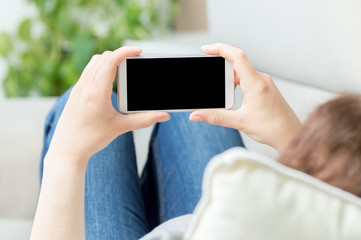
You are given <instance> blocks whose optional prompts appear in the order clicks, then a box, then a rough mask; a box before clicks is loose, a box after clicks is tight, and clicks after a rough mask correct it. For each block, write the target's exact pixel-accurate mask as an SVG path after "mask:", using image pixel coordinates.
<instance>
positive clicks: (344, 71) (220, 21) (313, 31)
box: [0, 0, 361, 239]
mask: <svg viewBox="0 0 361 240" xmlns="http://www.w3.org/2000/svg"><path fill="white" fill-rule="evenodd" d="M360 9H361V2H360V1H357V0H352V1H341V0H321V1H312V0H304V1H301V2H294V1H286V0H274V1H266V0H222V1H219V0H208V1H207V13H208V27H209V31H208V32H194V33H184V34H178V35H174V36H170V37H168V38H164V39H158V40H151V41H142V42H134V41H129V42H128V44H132V45H138V46H141V47H143V48H144V53H145V54H146V53H154V52H157V53H160V52H163V53H164V52H165V53H179V52H182V53H193V52H199V49H200V46H201V45H202V44H205V43H209V42H215V41H221V42H226V43H230V44H232V45H235V46H237V47H240V48H242V49H243V50H245V52H246V53H247V55H248V56H249V58H250V59H251V61H252V63H253V64H254V66H255V67H256V68H257V69H258V70H260V71H263V72H266V73H268V74H270V75H271V76H272V77H273V78H274V80H275V82H276V84H277V86H278V87H279V88H280V90H281V92H282V94H283V95H284V96H285V98H286V100H287V101H288V102H289V104H290V105H291V107H292V108H293V109H294V111H295V112H296V114H297V115H298V116H299V118H300V119H301V120H304V119H305V118H306V117H307V115H308V114H309V113H310V111H312V109H314V108H315V107H316V106H317V105H319V104H320V103H323V102H325V101H327V100H328V99H330V98H332V97H334V96H336V95H337V94H338V93H339V92H343V91H352V92H358V93H361V71H359V67H360V66H361V44H359V43H360V42H361V31H359V29H361V15H360V14H359V10H360ZM237 94H238V97H237V98H238V99H237V104H236V106H239V105H240V102H241V98H242V97H241V92H240V91H239V89H238V90H237ZM54 101H55V99H54V98H41V99H39V98H36V99H16V100H5V101H4V100H3V101H0V110H1V112H0V153H1V157H0V165H1V166H0V189H1V191H0V239H26V238H27V236H28V234H29V231H30V227H31V222H32V217H33V214H34V211H35V206H36V198H37V194H38V177H37V176H38V161H39V157H40V151H41V144H42V126H43V119H44V117H45V115H46V113H47V111H48V110H49V109H50V107H51V105H52V104H53V103H54ZM150 131H151V129H145V130H142V131H138V132H136V136H135V139H136V149H137V156H138V158H139V159H138V160H139V161H140V168H141V165H142V164H143V162H144V159H145V156H146V151H147V141H148V139H149V135H150ZM244 140H245V143H246V146H247V147H248V148H249V149H251V150H253V151H256V152H260V153H263V154H265V155H268V156H270V157H272V158H276V157H277V153H276V152H275V151H274V150H273V149H271V148H269V147H267V146H264V145H261V144H258V143H255V142H254V141H252V140H251V139H249V138H247V137H246V136H244Z"/></svg>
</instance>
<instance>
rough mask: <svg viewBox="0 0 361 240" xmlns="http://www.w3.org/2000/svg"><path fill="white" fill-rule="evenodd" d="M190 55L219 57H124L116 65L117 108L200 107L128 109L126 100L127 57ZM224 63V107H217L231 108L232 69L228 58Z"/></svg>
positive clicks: (184, 110)
mask: <svg viewBox="0 0 361 240" xmlns="http://www.w3.org/2000/svg"><path fill="white" fill-rule="evenodd" d="M192 57H220V56H219V55H146V56H144V55H140V56H136V57H129V58H126V59H125V60H124V61H123V62H121V63H120V64H119V66H118V79H117V81H118V108H119V110H120V111H121V112H122V113H137V112H151V111H162V112H193V111H196V110H200V109H177V110H166V109H165V110H146V111H128V101H127V99H128V98H127V61H126V60H127V59H137V58H192ZM224 63H225V98H226V99H225V103H226V107H225V108H218V109H231V108H232V107H233V105H234V69H233V65H232V63H231V62H229V61H228V60H225V61H224ZM202 109H203V108H202ZM214 109H215V108H214Z"/></svg>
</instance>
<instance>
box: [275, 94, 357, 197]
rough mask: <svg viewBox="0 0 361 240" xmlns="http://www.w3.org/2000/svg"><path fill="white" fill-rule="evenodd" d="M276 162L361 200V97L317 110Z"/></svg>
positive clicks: (344, 97)
mask: <svg viewBox="0 0 361 240" xmlns="http://www.w3.org/2000/svg"><path fill="white" fill-rule="evenodd" d="M278 161H279V162H281V163H283V164H285V165H286V166H288V167H291V168H295V169H297V170H300V171H303V172H305V173H307V174H310V175H312V176H314V177H316V178H318V179H320V180H322V181H324V182H327V183H329V184H331V185H333V186H335V187H338V188H341V189H343V190H345V191H348V192H351V193H353V194H355V195H357V196H359V197H361V96H360V95H355V94H352V95H351V94H347V95H342V96H340V97H338V98H336V99H333V100H331V101H329V102H327V103H325V104H323V105H321V106H319V107H318V108H317V109H316V110H315V111H314V112H313V113H312V114H311V115H310V116H309V118H308V119H307V120H306V122H305V124H304V126H303V128H302V129H301V130H300V132H299V133H298V135H296V137H295V138H294V139H293V141H291V143H290V144H289V146H288V148H286V150H285V151H284V152H282V153H281V154H280V157H279V159H278Z"/></svg>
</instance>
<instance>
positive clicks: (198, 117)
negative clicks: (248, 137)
mask: <svg viewBox="0 0 361 240" xmlns="http://www.w3.org/2000/svg"><path fill="white" fill-rule="evenodd" d="M189 120H191V121H195V122H200V121H202V122H207V123H210V124H213V125H219V126H224V127H230V128H235V129H239V126H240V125H241V119H240V112H239V111H231V110H225V109H215V110H198V111H194V112H192V113H191V115H190V116H189Z"/></svg>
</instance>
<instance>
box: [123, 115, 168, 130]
mask: <svg viewBox="0 0 361 240" xmlns="http://www.w3.org/2000/svg"><path fill="white" fill-rule="evenodd" d="M169 119H170V115H169V114H168V113H166V112H145V113H135V114H129V115H126V116H124V115H122V116H120V117H119V121H120V123H119V124H120V125H119V126H120V127H121V131H122V132H128V131H132V130H136V129H141V128H147V127H150V126H152V125H153V124H155V123H158V122H165V121H168V120H169Z"/></svg>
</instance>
